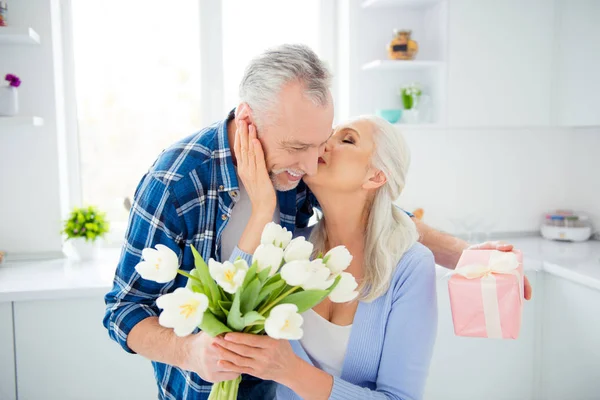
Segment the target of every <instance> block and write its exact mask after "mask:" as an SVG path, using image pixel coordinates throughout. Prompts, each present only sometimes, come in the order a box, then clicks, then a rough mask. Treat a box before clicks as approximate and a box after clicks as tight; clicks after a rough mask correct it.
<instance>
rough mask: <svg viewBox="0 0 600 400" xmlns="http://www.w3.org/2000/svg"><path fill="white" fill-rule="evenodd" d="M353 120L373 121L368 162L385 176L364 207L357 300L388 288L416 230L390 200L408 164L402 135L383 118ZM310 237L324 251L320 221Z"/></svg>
mask: <svg viewBox="0 0 600 400" xmlns="http://www.w3.org/2000/svg"><path fill="white" fill-rule="evenodd" d="M353 120H354V121H357V120H362V121H369V122H370V123H371V124H372V125H373V129H374V136H373V137H374V140H375V151H374V153H373V156H372V159H371V165H372V166H373V167H374V168H376V169H378V170H380V171H381V172H383V174H384V175H385V177H386V179H387V181H386V183H385V184H383V185H382V186H381V187H380V188H379V189H377V191H376V193H375V196H374V198H373V201H372V203H371V204H370V205H368V207H369V210H367V212H368V222H367V226H366V229H365V233H366V234H365V248H364V260H363V265H364V276H363V281H362V282H361V284H360V286H359V291H360V300H361V301H365V302H369V301H373V300H375V299H377V298H378V297H379V296H381V295H383V294H384V293H385V292H386V291H387V290H388V288H389V285H390V282H391V280H392V275H393V273H394V271H395V269H396V265H397V264H398V261H400V259H401V258H402V255H403V254H404V253H405V252H406V251H407V250H408V249H409V248H411V247H412V246H413V245H414V244H415V243H416V242H417V239H418V233H417V228H416V226H415V224H414V222H413V221H412V220H411V219H410V217H409V216H408V215H407V214H406V213H405V212H404V211H402V210H401V209H400V208H398V207H397V206H396V205H395V204H394V202H395V201H396V200H397V199H398V197H400V194H401V193H402V190H403V189H404V186H405V182H406V175H407V173H408V168H409V165H410V151H409V148H408V145H407V143H406V141H405V140H404V137H403V136H402V134H401V133H400V131H399V130H398V129H397V128H396V127H395V126H394V125H392V124H390V123H389V122H387V121H386V120H384V119H383V118H380V117H376V116H361V117H357V118H355V119H353ZM324 218H326V216H325V217H324ZM310 241H311V242H312V243H313V244H314V245H315V252H316V253H318V252H325V250H326V249H325V248H324V247H325V243H326V242H327V232H326V230H325V224H324V223H319V224H317V226H316V227H315V228H314V229H313V232H312V234H311V237H310Z"/></svg>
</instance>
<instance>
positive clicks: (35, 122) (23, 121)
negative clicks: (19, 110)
mask: <svg viewBox="0 0 600 400" xmlns="http://www.w3.org/2000/svg"><path fill="white" fill-rule="evenodd" d="M42 125H44V119H43V118H41V117H0V130H3V129H5V128H14V127H19V126H42Z"/></svg>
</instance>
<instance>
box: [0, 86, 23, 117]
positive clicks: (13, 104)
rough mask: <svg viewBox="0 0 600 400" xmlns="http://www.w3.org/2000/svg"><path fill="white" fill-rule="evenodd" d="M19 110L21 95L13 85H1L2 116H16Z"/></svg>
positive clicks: (0, 108)
mask: <svg viewBox="0 0 600 400" xmlns="http://www.w3.org/2000/svg"><path fill="white" fill-rule="evenodd" d="M18 112H19V96H18V92H17V88H16V87H13V86H2V87H0V116H3V117H14V116H15V115H17V113H18Z"/></svg>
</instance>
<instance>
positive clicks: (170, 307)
mask: <svg viewBox="0 0 600 400" xmlns="http://www.w3.org/2000/svg"><path fill="white" fill-rule="evenodd" d="M156 305H157V306H158V307H159V308H162V310H163V311H162V312H161V313H160V316H159V317H158V323H159V324H160V325H161V326H164V327H165V328H174V329H173V330H174V331H175V334H176V335H177V336H187V335H189V334H190V333H192V332H193V331H194V329H196V327H197V326H198V325H200V324H201V323H202V317H203V316H204V312H205V311H206V309H207V308H208V297H206V296H205V295H204V294H202V293H194V292H192V291H191V290H189V289H185V288H178V289H175V291H174V292H173V293H169V294H165V295H162V296H160V297H159V298H158V299H156Z"/></svg>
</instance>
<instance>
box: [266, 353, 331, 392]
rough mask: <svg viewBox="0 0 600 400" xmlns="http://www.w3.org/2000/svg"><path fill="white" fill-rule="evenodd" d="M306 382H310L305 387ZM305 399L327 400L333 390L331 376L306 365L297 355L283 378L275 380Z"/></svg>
mask: <svg viewBox="0 0 600 400" xmlns="http://www.w3.org/2000/svg"><path fill="white" fill-rule="evenodd" d="M306 382H311V384H310V385H307V384H306ZM277 383H280V384H282V385H284V386H287V387H288V388H290V389H291V390H293V391H294V392H295V393H296V394H298V395H300V396H301V397H302V398H305V399H328V398H329V395H330V394H331V390H332V388H333V376H331V375H329V374H328V373H327V372H325V371H323V370H320V369H319V368H317V367H315V366H313V365H311V364H309V363H307V362H306V361H304V360H303V359H302V358H300V357H298V356H297V355H296V356H295V357H294V361H293V362H292V364H291V366H290V368H289V369H288V371H287V372H286V374H285V376H283V377H282V378H281V379H278V380H277Z"/></svg>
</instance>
